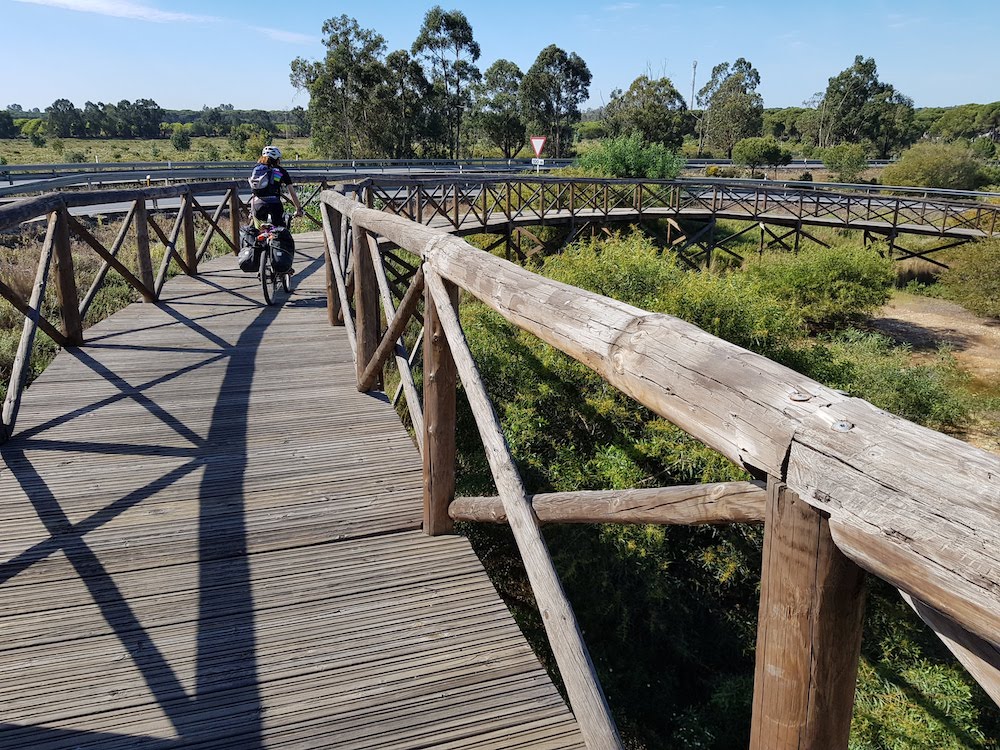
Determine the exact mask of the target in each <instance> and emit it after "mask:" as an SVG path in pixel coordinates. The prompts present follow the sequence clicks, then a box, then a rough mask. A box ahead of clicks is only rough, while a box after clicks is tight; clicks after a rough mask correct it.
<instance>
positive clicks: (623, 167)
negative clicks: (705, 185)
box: [578, 134, 684, 180]
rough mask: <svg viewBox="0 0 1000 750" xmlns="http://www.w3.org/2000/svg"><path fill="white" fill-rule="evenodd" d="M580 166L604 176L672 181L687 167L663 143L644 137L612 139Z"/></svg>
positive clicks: (592, 150) (594, 149)
mask: <svg viewBox="0 0 1000 750" xmlns="http://www.w3.org/2000/svg"><path fill="white" fill-rule="evenodd" d="M578 165H579V166H580V168H581V169H583V170H584V171H585V172H586V173H589V174H592V175H595V176H602V177H644V178H646V179H650V180H672V179H674V178H675V177H677V175H679V174H680V172H681V170H682V169H683V168H684V159H683V158H682V157H680V156H678V155H677V154H675V153H673V152H672V151H669V150H668V149H667V148H666V147H665V146H663V145H662V144H659V143H645V142H644V141H643V139H642V136H640V135H638V134H633V135H630V136H625V137H619V138H612V139H610V140H605V141H601V143H600V144H599V145H598V146H597V147H596V148H593V149H591V150H589V151H587V153H585V154H583V155H582V156H581V157H580V159H579V162H578Z"/></svg>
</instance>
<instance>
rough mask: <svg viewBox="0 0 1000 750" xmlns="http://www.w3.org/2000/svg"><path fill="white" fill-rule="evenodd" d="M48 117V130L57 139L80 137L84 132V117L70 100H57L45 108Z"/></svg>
mask: <svg viewBox="0 0 1000 750" xmlns="http://www.w3.org/2000/svg"><path fill="white" fill-rule="evenodd" d="M45 114H46V115H48V124H47V125H46V130H47V131H48V133H49V135H51V136H54V137H56V138H70V137H72V136H80V135H83V134H84V131H83V115H82V114H81V113H80V110H78V109H77V108H76V107H75V106H74V105H73V102H71V101H70V100H69V99H56V100H55V101H54V102H52V104H51V105H49V106H48V107H46V108H45Z"/></svg>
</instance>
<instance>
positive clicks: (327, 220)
mask: <svg viewBox="0 0 1000 750" xmlns="http://www.w3.org/2000/svg"><path fill="white" fill-rule="evenodd" d="M319 205H320V211H321V212H322V214H323V223H324V225H325V226H326V227H327V230H328V231H326V232H324V233H323V238H324V239H326V238H327V237H329V239H327V241H326V242H325V243H324V244H325V245H326V252H325V253H324V259H325V266H326V315H327V320H329V321H330V325H332V326H341V325H344V316H343V314H342V311H341V309H340V295H339V294H338V293H337V276H336V272H335V271H334V269H333V264H334V263H338V264H339V263H340V257H341V249H340V246H341V243H343V241H344V237H343V234H341V221H340V220H341V218H342V217H341V213H340V211H336V210H334V209H333V208H331V207H330V206H329V205H328V204H326V203H322V202H321V203H320V204H319Z"/></svg>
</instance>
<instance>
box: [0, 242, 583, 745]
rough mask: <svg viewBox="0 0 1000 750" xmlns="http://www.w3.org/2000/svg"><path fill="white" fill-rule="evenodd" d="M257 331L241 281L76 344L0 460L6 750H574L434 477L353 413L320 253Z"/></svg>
mask: <svg viewBox="0 0 1000 750" xmlns="http://www.w3.org/2000/svg"><path fill="white" fill-rule="evenodd" d="M296 243H297V252H296V255H297V259H298V260H297V263H296V268H297V270H298V271H299V273H297V274H296V276H295V277H294V288H293V291H292V294H291V295H290V296H289V297H288V298H287V300H285V301H284V302H283V304H282V305H281V306H279V307H266V306H264V305H263V303H262V300H261V299H260V290H259V285H258V283H257V281H256V279H255V278H254V277H253V275H252V274H243V273H242V272H240V271H239V270H238V269H237V268H236V264H235V259H234V258H233V257H232V256H231V255H226V256H224V257H221V258H217V259H214V260H212V261H209V262H207V263H205V264H203V266H202V268H201V269H200V273H199V276H197V277H188V276H177V277H175V278H173V279H171V280H169V281H167V282H166V284H165V286H164V287H163V295H162V298H161V301H160V303H158V304H157V305H132V306H130V307H129V308H126V309H125V310H122V311H121V312H119V313H116V314H115V315H114V316H112V317H111V318H109V319H107V320H105V321H103V322H102V323H99V324H97V325H96V326H94V327H92V328H90V329H88V342H87V345H86V346H83V347H79V348H77V349H74V350H70V351H64V352H61V353H60V354H59V355H58V356H57V357H56V359H55V361H54V362H53V363H52V365H51V366H50V367H49V368H47V369H46V371H45V372H44V373H42V375H41V376H40V377H39V378H38V379H37V380H36V381H35V382H34V383H33V384H32V385H31V387H29V388H28V389H26V390H25V392H24V405H23V408H22V412H21V419H20V420H19V425H18V426H19V431H18V433H17V434H16V435H15V437H14V439H13V440H12V441H10V442H9V443H8V444H7V445H5V446H4V447H3V448H2V452H0V456H2V461H0V517H2V518H3V519H4V528H3V534H2V535H0V632H2V633H3V638H2V639H0V746H2V747H4V748H5V749H6V748H11V749H12V750H56V749H57V748H58V749H59V750H65V748H85V749H86V750H109V749H110V750H124V749H125V748H136V747H153V746H157V747H199V748H222V747H226V748H304V747H337V748H349V749H351V750H354V749H360V748H373V749H374V748H387V747H392V748H414V750H416V748H425V747H428V746H434V747H439V748H468V747H479V748H497V749H500V748H511V747H522V748H528V747H530V748H551V749H552V750H557V749H562V748H566V749H569V748H574V749H579V748H582V747H583V740H582V737H581V735H580V732H579V729H578V727H577V725H576V722H575V721H574V720H573V717H572V716H571V714H570V712H569V710H568V709H567V707H566V705H565V703H564V701H563V700H562V699H561V698H560V696H559V694H558V692H557V691H556V690H555V688H554V687H553V686H552V684H551V682H550V681H549V679H548V677H547V676H546V674H545V672H544V670H543V669H542V667H541V665H540V664H539V663H538V660H537V659H536V658H535V656H534V655H533V654H532V652H531V650H530V648H529V647H528V645H527V643H526V642H525V640H524V638H523V636H522V635H521V634H520V632H519V630H518V628H517V625H516V624H515V623H514V621H513V619H512V618H511V617H510V615H509V613H508V612H507V610H506V607H505V606H504V605H503V603H502V602H501V600H500V599H499V597H498V596H497V595H496V593H495V591H494V589H493V587H492V585H491V584H490V582H489V580H488V578H487V576H486V574H485V571H484V570H483V568H482V566H481V564H480V563H479V561H478V560H477V559H476V557H475V555H474V553H473V552H472V550H471V548H470V546H469V545H468V543H467V542H466V541H465V540H464V539H461V538H460V537H453V536H449V537H441V538H430V537H427V536H425V535H424V534H423V533H421V531H420V523H421V493H422V474H421V461H420V457H419V455H418V453H417V451H416V449H415V447H414V445H413V441H412V440H411V439H410V437H409V436H408V435H407V433H406V431H405V430H404V429H403V427H402V425H401V424H400V422H399V419H398V417H397V416H396V414H395V412H394V411H393V410H392V409H391V407H390V406H389V404H388V403H387V399H386V397H385V395H384V394H380V393H373V394H371V395H369V394H362V393H358V392H357V390H356V388H355V366H354V359H353V356H352V353H351V349H350V346H349V345H348V342H347V337H346V335H345V329H343V328H333V327H330V326H329V322H328V320H327V315H326V310H325V309H324V308H325V300H326V291H327V290H326V283H325V278H324V273H323V267H324V265H325V262H324V258H323V254H324V250H323V245H322V241H321V238H320V237H319V235H318V234H312V235H299V236H297V237H296Z"/></svg>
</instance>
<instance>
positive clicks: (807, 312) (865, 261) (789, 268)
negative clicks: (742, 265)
mask: <svg viewBox="0 0 1000 750" xmlns="http://www.w3.org/2000/svg"><path fill="white" fill-rule="evenodd" d="M746 273H747V275H748V277H749V278H751V279H754V280H755V281H756V282H757V283H758V284H759V285H760V286H761V288H762V289H764V290H765V291H766V292H767V293H769V294H771V295H773V296H774V297H776V298H777V299H780V300H783V301H784V302H785V304H788V305H790V306H791V307H792V308H794V309H796V310H798V311H799V313H800V314H801V315H802V318H803V320H805V322H806V324H807V325H808V326H809V327H810V328H811V329H812V330H814V331H819V330H827V329H831V328H834V327H836V326H839V325H843V324H844V323H847V322H850V321H852V320H856V319H858V318H860V317H863V316H865V315H868V314H870V313H872V312H873V311H874V310H875V309H876V308H878V307H879V306H881V305H884V304H885V303H886V302H887V301H888V299H889V296H890V294H891V288H892V284H893V281H894V279H895V270H894V269H893V266H892V261H891V260H889V259H888V258H886V257H882V256H880V255H879V254H878V253H877V252H875V250H873V249H871V248H865V247H861V246H859V245H839V246H835V247H831V248H825V247H817V248H806V249H803V250H802V251H800V252H799V253H796V254H790V253H769V254H765V255H764V256H763V257H761V258H760V259H759V260H753V261H750V262H749V263H748V264H747V268H746Z"/></svg>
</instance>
